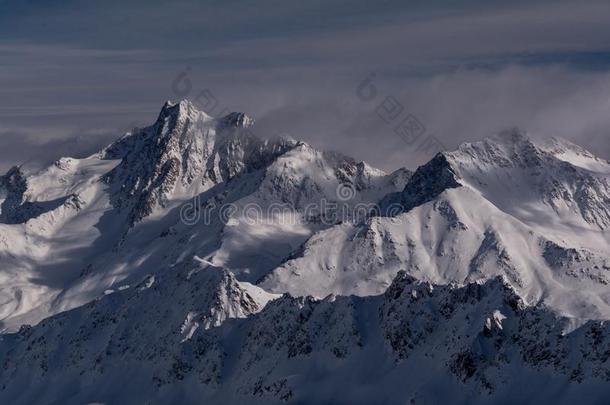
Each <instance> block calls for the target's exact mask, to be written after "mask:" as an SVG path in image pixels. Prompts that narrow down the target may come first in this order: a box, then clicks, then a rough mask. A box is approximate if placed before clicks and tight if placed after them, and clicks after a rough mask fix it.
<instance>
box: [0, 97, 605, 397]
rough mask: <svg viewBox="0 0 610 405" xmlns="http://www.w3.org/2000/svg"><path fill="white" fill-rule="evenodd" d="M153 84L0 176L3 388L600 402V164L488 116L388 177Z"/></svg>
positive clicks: (92, 393)
mask: <svg viewBox="0 0 610 405" xmlns="http://www.w3.org/2000/svg"><path fill="white" fill-rule="evenodd" d="M264 135H265V134H257V130H256V125H255V121H254V119H253V118H251V117H249V116H247V115H246V114H243V113H231V114H229V115H227V116H224V117H213V116H211V115H209V114H206V113H205V112H202V111H199V110H198V109H197V108H196V106H195V105H194V104H192V103H191V102H189V101H186V100H184V101H180V102H178V103H172V102H167V103H165V104H164V106H163V107H162V109H161V112H160V114H159V116H158V118H157V119H156V121H155V122H154V123H153V124H152V125H150V126H148V127H146V128H142V129H134V131H132V132H130V133H127V134H125V135H124V136H122V137H121V138H119V139H117V140H116V141H115V142H113V143H112V144H111V145H109V146H107V147H106V148H104V149H103V150H101V151H99V152H98V153H96V154H94V155H92V156H89V157H87V158H82V159H76V158H61V159H59V160H58V161H57V162H55V163H54V164H53V165H52V166H50V167H48V168H46V169H44V170H41V171H36V172H30V171H28V169H27V168H26V167H14V168H12V169H10V170H9V171H8V172H7V173H6V174H5V175H3V176H0V330H1V331H2V334H0V402H2V403H15V404H21V403H22V404H32V403H40V404H72V403H74V404H83V403H108V404H115V403H202V402H205V403H223V404H224V403H243V402H248V403H350V404H352V403H363V404H365V403H366V404H369V403H388V404H405V403H412V404H420V403H422V404H426V403H440V402H451V403H514V402H540V401H543V402H550V401H553V402H554V403H566V404H567V403H573V402H575V401H580V402H585V403H603V402H604V399H605V398H606V397H607V396H608V394H610V388H609V387H610V383H609V381H610V360H609V359H610V329H609V326H608V323H607V322H606V321H607V320H610V286H609V285H608V284H609V282H610V162H608V161H606V160H603V159H601V158H598V157H596V156H595V155H594V154H592V153H590V152H589V151H587V150H585V149H583V148H581V147H579V146H577V145H575V144H572V143H570V142H568V141H565V140H562V139H555V138H552V139H547V140H539V139H534V138H533V137H530V136H529V135H528V134H527V133H525V132H524V131H522V130H519V129H510V130H506V131H503V132H501V133H499V134H497V135H495V136H491V137H489V138H487V139H484V140H482V141H478V142H473V143H466V144H463V145H461V146H460V147H459V148H458V149H457V150H455V151H445V152H441V153H439V154H437V155H436V156H435V157H434V158H432V159H431V160H430V161H429V162H428V163H426V164H424V165H422V166H420V167H419V168H417V169H416V170H415V171H410V170H408V169H406V168H400V169H398V170H396V171H394V172H392V173H385V172H383V171H382V170H379V169H376V168H374V167H372V166H370V165H369V164H367V163H365V162H359V161H357V160H355V159H353V158H350V157H348V156H344V155H343V154H341V153H338V152H329V151H319V150H317V149H315V148H314V147H313V146H311V145H309V144H307V143H306V142H302V141H297V140H294V139H283V138H282V139H273V138H268V137H265V136H264Z"/></svg>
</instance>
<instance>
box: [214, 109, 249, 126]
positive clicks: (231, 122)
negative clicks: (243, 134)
mask: <svg viewBox="0 0 610 405" xmlns="http://www.w3.org/2000/svg"><path fill="white" fill-rule="evenodd" d="M219 124H220V126H221V127H223V128H250V127H251V126H252V125H254V118H252V117H250V116H248V115H246V114H245V113H243V112H232V113H230V114H227V115H225V116H224V117H222V118H221V119H220V123H219Z"/></svg>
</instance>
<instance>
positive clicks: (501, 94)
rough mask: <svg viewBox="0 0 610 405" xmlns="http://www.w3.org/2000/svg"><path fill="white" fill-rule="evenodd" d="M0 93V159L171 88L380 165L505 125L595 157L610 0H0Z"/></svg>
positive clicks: (59, 140)
mask: <svg viewBox="0 0 610 405" xmlns="http://www.w3.org/2000/svg"><path fill="white" fill-rule="evenodd" d="M430 3H434V5H432V4H430ZM371 74H374V76H373V79H372V83H371V84H370V86H374V89H375V94H374V97H372V96H371V97H368V94H365V96H366V97H363V93H362V91H363V89H365V87H363V86H364V85H362V86H361V84H362V82H363V80H365V79H366V78H368V77H371V76H370V75H371ZM359 86H360V87H359ZM367 86H368V85H367ZM370 86H368V87H366V89H368V90H370V89H371V87H370ZM366 89H365V90H366ZM368 90H367V91H368ZM0 96H1V97H0V171H5V170H6V169H7V168H8V167H9V166H11V165H13V164H17V163H22V162H30V164H32V165H35V164H37V163H38V164H42V163H46V162H49V161H52V160H54V159H56V158H58V157H60V156H63V155H76V156H83V155H86V154H89V153H92V152H94V151H95V150H97V149H99V148H100V147H101V146H103V145H104V144H106V143H108V142H110V141H111V140H112V139H113V138H114V137H116V136H118V135H120V134H122V133H123V132H125V131H127V130H129V129H130V128H131V127H133V126H141V125H145V124H150V123H152V122H153V121H154V120H155V118H156V115H157V113H158V111H159V109H160V107H161V105H162V104H163V102H164V101H165V100H168V99H171V100H176V99H179V98H184V97H187V98H191V99H197V102H198V103H199V104H200V105H201V106H202V107H203V108H204V109H208V112H211V113H212V114H220V113H222V112H223V111H233V110H237V111H245V112H247V113H249V114H251V115H253V116H254V117H255V118H257V121H258V123H257V127H256V131H257V132H258V133H259V134H260V135H261V136H269V135H274V134H278V133H279V134H288V135H290V136H292V137H294V138H297V139H305V140H307V141H309V142H311V143H312V144H314V145H315V146H317V147H319V148H327V149H336V150H341V151H343V152H345V153H348V154H351V155H353V156H354V157H356V158H359V159H364V160H367V161H369V162H370V163H371V164H373V165H375V166H378V167H381V168H383V169H386V170H391V169H394V168H397V167H399V166H408V167H415V166H417V165H419V164H421V163H423V162H425V161H426V160H427V159H429V158H430V154H431V153H432V152H433V149H434V148H432V149H430V148H426V147H421V145H422V144H423V143H425V142H428V143H430V142H431V141H434V142H437V143H438V144H439V145H443V147H446V148H450V149H451V148H455V147H456V146H457V145H458V144H459V143H460V142H464V141H473V140H477V139H481V138H483V137H485V136H489V135H492V134H494V133H496V132H498V131H500V130H502V129H504V128H507V127H513V126H519V127H522V128H524V129H526V130H527V131H529V132H530V134H531V135H532V136H534V137H538V136H540V137H546V136H560V137H565V138H567V139H570V140H573V141H575V142H577V143H579V144H581V145H583V146H585V147H587V148H589V149H591V150H592V151H593V152H595V153H596V154H598V155H600V156H602V157H605V158H609V157H610V142H608V135H609V131H610V3H609V2H607V1H604V2H596V1H587V2H577V1H573V2H564V1H516V2H514V1H513V2H507V1H494V0H492V1H489V0H488V1H462V2H459V1H451V2H449V1H445V2H429V1H404V0H401V1H398V0H396V1H377V2H371V1H359V0H358V1H356V0H355V1H341V0H339V1H332V2H331V1H328V0H325V1H322V0H313V1H306V2H305V1H303V2H297V1H279V0H278V1H231V2H228V1H207V2H204V1H180V0H178V1H163V2H160V1H154V0H148V1H126V0H123V1H113V0H110V1H104V2H92V1H53V0H38V1H7V0H0ZM388 97H389V98H390V99H389V100H388ZM384 101H385V104H384V106H385V107H386V109H388V108H389V109H390V110H391V111H390V112H388V113H387V114H386V115H384V116H383V117H381V116H380V115H379V114H377V113H376V112H375V110H376V108H377V107H378V106H379V104H380V103H382V102H384ZM394 113H395V114H394ZM382 115H383V114H382ZM407 117H410V118H409V119H411V120H413V118H414V119H415V120H416V121H415V122H417V123H418V125H419V128H420V130H419V131H418V134H419V136H418V137H417V139H416V141H414V142H405V139H403V138H401V137H400V136H399V135H397V134H396V133H395V128H396V126H397V125H398V123H399V122H400V121H402V120H403V119H407ZM384 118H385V119H386V120H387V121H389V122H386V121H384ZM410 122H413V121H410Z"/></svg>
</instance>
